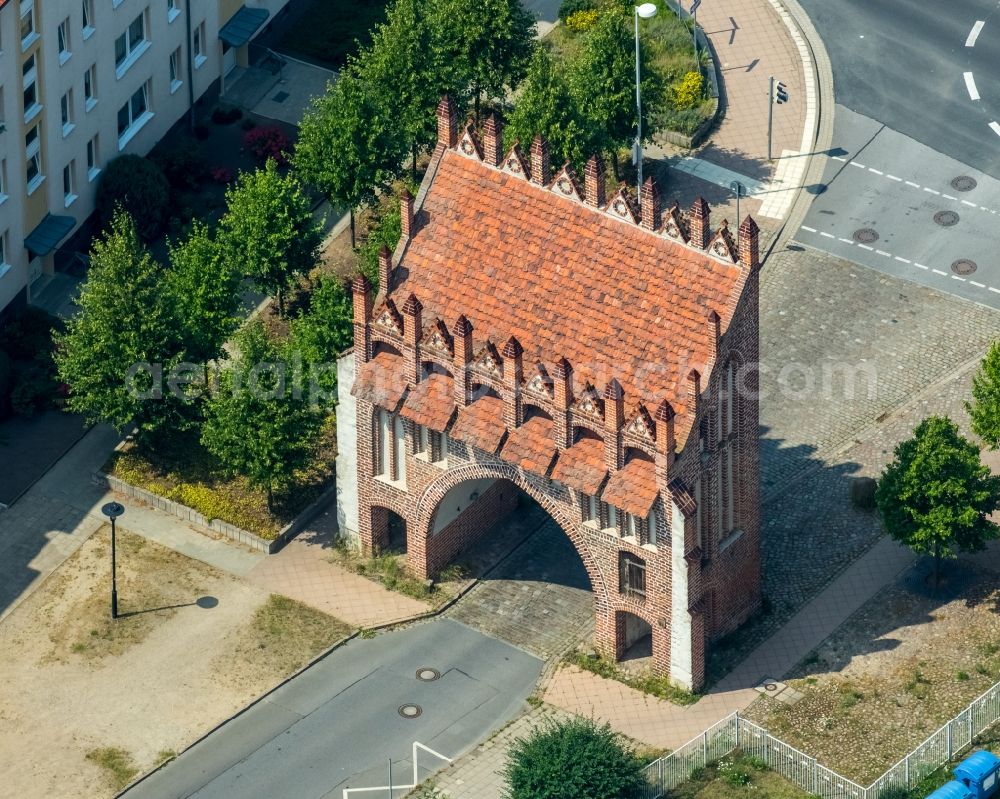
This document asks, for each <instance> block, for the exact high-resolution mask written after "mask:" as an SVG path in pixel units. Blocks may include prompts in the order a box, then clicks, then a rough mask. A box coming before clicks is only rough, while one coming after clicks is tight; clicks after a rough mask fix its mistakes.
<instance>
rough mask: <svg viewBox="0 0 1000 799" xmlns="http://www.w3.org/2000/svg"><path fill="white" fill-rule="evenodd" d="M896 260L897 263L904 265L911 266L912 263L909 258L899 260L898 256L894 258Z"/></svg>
mask: <svg viewBox="0 0 1000 799" xmlns="http://www.w3.org/2000/svg"><path fill="white" fill-rule="evenodd" d="M896 260H897V261H902V262H903V263H904V264H912V263H913V261H911V260H910V259H909V258H900V257H899V256H898V255H897V256H896Z"/></svg>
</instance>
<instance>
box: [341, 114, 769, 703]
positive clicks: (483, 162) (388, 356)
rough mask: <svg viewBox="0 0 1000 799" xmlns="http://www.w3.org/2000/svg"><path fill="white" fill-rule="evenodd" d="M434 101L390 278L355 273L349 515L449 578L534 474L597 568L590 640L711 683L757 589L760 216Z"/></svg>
mask: <svg viewBox="0 0 1000 799" xmlns="http://www.w3.org/2000/svg"><path fill="white" fill-rule="evenodd" d="M437 117H438V144H437V147H436V150H435V152H434V155H433V158H432V161H431V164H430V166H429V168H428V171H427V173H426V176H425V178H424V181H423V184H422V185H421V188H420V191H419V193H418V196H417V197H416V198H414V197H412V196H410V195H409V194H408V193H404V195H403V198H402V201H401V212H402V238H401V240H400V243H399V245H398V247H397V249H396V251H395V253H390V252H389V251H388V250H386V249H383V251H382V252H381V253H380V256H379V291H378V294H377V296H373V292H372V289H371V288H370V286H369V285H368V283H367V281H365V280H364V278H358V279H356V281H355V283H354V286H353V291H354V309H355V310H354V314H355V317H354V334H355V344H354V351H353V358H354V381H353V385H348V386H345V387H343V388H342V396H343V392H344V391H349V392H350V394H351V396H352V397H353V399H354V401H356V418H354V419H353V420H352V421H353V423H354V425H355V427H356V430H357V451H356V455H355V457H356V462H357V495H356V497H355V501H356V505H357V509H358V510H357V527H358V529H357V530H356V531H349V532H355V533H356V534H357V537H358V539H359V541H360V545H361V548H362V549H363V550H364V551H365V552H367V553H373V552H376V551H380V550H383V549H385V548H386V547H388V546H389V544H390V540H391V539H392V538H394V537H396V536H401V540H402V541H405V546H406V556H407V563H408V566H409V567H410V569H412V570H413V571H414V572H415V573H416V574H417V575H419V576H421V577H433V576H434V575H435V574H436V573H437V572H438V571H439V570H440V569H441V568H442V567H443V566H445V565H447V563H448V562H450V561H451V560H452V559H453V558H454V557H455V556H456V555H457V554H458V553H459V552H461V551H462V550H463V549H464V548H466V547H467V546H469V545H470V544H471V543H473V542H474V541H475V540H476V539H478V538H479V537H481V536H483V535H487V534H488V532H489V528H490V525H491V523H492V522H493V521H496V520H497V519H498V518H500V517H501V516H502V515H503V514H505V513H508V512H511V511H512V510H513V509H514V508H515V505H516V502H517V501H518V497H519V496H520V495H521V492H524V493H527V494H528V495H529V496H530V497H532V498H533V499H534V500H536V501H538V502H539V503H541V505H542V506H543V507H544V508H545V509H546V510H547V511H548V512H549V513H550V514H551V515H552V516H553V518H554V519H555V520H556V521H557V522H558V523H559V524H560V526H561V527H562V528H563V530H564V531H565V532H566V534H567V535H568V536H569V537H570V539H571V540H572V541H573V543H574V545H575V547H576V549H577V551H578V552H579V554H580V557H581V559H582V560H583V563H584V565H585V566H586V568H587V571H588V574H589V576H590V580H591V585H592V588H593V590H594V598H595V613H596V635H595V643H596V645H597V647H598V648H599V649H600V650H602V651H603V652H604V653H605V654H607V655H608V656H611V657H616V658H621V657H622V656H623V655H624V654H625V652H626V650H628V649H629V648H630V647H632V646H633V645H635V646H636V647H639V648H641V647H642V646H647V647H648V646H649V641H645V642H644V639H649V640H651V653H652V665H653V667H654V668H655V669H656V670H657V671H658V672H660V673H663V674H668V675H669V676H670V677H671V678H672V679H673V680H674V681H675V682H676V683H678V684H680V685H684V686H686V687H694V688H697V687H699V686H700V685H701V684H702V682H703V680H704V653H705V647H706V645H707V643H708V642H709V641H711V639H713V638H715V637H718V636H720V635H722V634H724V633H726V632H729V631H731V630H732V629H734V628H735V627H737V626H738V625H739V624H741V623H742V622H743V621H744V620H745V619H746V618H747V617H748V616H749V615H750V614H751V613H753V612H754V610H756V609H757V607H759V603H760V554H759V549H760V545H759V527H760V513H759V485H758V480H759V478H758V474H759V470H758V441H757V417H758V410H757V400H756V389H757V372H756V362H757V350H758V345H757V336H758V333H757V297H758V289H757V273H758V271H759V267H760V262H759V241H758V239H759V231H758V228H757V225H756V224H755V223H754V221H753V219H751V218H750V217H747V218H746V219H745V220H744V222H743V223H742V225H741V226H740V230H739V236H738V239H737V238H736V237H734V235H733V233H732V232H731V231H730V230H729V228H728V225H727V223H726V222H722V224H721V225H720V226H719V227H718V228H717V229H716V230H714V231H713V230H712V228H711V227H710V209H709V207H708V204H707V203H706V202H705V201H704V200H702V199H699V200H697V201H696V202H695V203H694V204H693V205H692V207H691V208H690V209H689V210H688V211H686V212H685V211H682V210H681V209H680V208H679V207H678V205H677V203H676V202H675V203H673V204H672V205H670V206H669V207H666V208H664V207H662V205H661V202H660V198H659V195H658V191H657V187H656V185H655V183H654V181H653V180H652V179H647V180H646V182H645V183H644V184H643V186H642V191H641V196H640V197H639V198H638V199H639V202H638V203H637V202H636V200H635V198H634V197H633V196H632V195H630V193H629V192H628V190H627V189H626V188H625V187H624V186H622V187H620V188H619V189H618V190H617V191H615V192H613V193H611V194H610V195H608V193H607V191H606V188H605V186H606V184H605V174H604V167H603V164H602V162H601V159H600V158H599V157H598V156H594V157H591V158H590V160H589V161H588V162H587V164H586V169H585V172H584V176H583V179H582V180H581V179H580V178H579V177H578V175H576V174H575V173H574V171H573V169H572V168H571V167H570V166H569V165H568V164H567V165H565V166H563V167H561V168H559V169H553V167H552V165H551V164H550V159H549V151H548V147H547V145H546V143H545V141H544V140H542V139H541V138H539V137H536V138H535V140H534V141H533V142H532V143H531V146H530V147H529V148H528V151H527V153H525V152H524V151H523V150H522V148H521V147H520V146H519V145H518V144H514V145H513V146H512V147H511V148H510V149H508V150H506V151H505V150H504V149H503V147H502V140H503V130H502V124H501V122H500V120H499V119H498V118H496V117H495V116H491V117H490V118H488V119H487V120H486V121H485V123H484V125H483V128H482V131H481V132H477V130H476V129H475V128H474V127H473V125H472V124H471V123H469V124H467V125H465V126H464V127H463V128H461V129H460V128H459V126H458V124H457V120H456V117H455V113H454V109H453V106H452V104H451V102H450V100H448V99H447V98H444V99H442V101H441V103H440V105H439V107H438V112H437ZM342 407H344V408H346V407H348V406H347V405H345V404H343V403H342ZM352 407H353V402H352ZM351 443H352V444H353V442H351ZM342 446H343V444H342Z"/></svg>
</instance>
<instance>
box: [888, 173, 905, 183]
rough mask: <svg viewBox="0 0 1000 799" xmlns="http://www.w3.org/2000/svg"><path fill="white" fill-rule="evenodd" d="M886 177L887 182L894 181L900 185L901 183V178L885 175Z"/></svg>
mask: <svg viewBox="0 0 1000 799" xmlns="http://www.w3.org/2000/svg"><path fill="white" fill-rule="evenodd" d="M886 177H887V178H889V180H894V181H896V182H897V183H902V182H903V179H902V178H897V177H896V176H895V175H889V174H886Z"/></svg>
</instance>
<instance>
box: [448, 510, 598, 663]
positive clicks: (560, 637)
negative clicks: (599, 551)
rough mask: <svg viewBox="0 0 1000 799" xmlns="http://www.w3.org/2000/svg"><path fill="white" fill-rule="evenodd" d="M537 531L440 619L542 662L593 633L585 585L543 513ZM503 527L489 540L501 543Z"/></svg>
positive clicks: (563, 539)
mask: <svg viewBox="0 0 1000 799" xmlns="http://www.w3.org/2000/svg"><path fill="white" fill-rule="evenodd" d="M523 513H527V514H532V515H536V514H541V516H540V518H539V523H540V527H539V528H538V530H537V532H535V533H534V534H533V535H532V536H531V537H530V538H529V539H528V540H527V541H526V542H525V543H524V544H523V545H522V546H520V547H519V548H517V549H516V550H515V551H514V552H513V553H512V554H511V555H510V556H508V557H507V559H506V560H504V561H503V562H502V563H501V564H500V565H499V566H498V567H497V568H496V570H494V571H493V572H492V573H490V574H488V575H487V576H486V577H485V578H484V579H483V581H482V582H481V583H480V584H479V585H477V586H476V587H475V588H473V589H472V590H471V591H470V592H469V593H468V594H467V595H466V596H465V597H463V598H462V599H461V600H460V601H459V602H458V603H456V604H455V605H454V606H453V607H451V608H450V609H449V610H448V611H446V613H445V614H444V615H446V616H449V617H450V618H453V619H455V620H457V621H460V622H463V623H464V624H468V625H469V626H470V627H474V628H475V629H477V630H480V631H481V632H483V633H485V634H486V635H491V636H493V637H494V638H500V639H502V640H504V641H507V642H509V643H511V644H513V645H514V646H517V647H520V648H521V649H524V650H525V651H527V652H530V653H531V654H533V655H536V656H538V657H540V658H542V659H543V660H548V659H549V658H552V657H556V656H558V655H559V654H561V653H562V651H563V650H564V649H566V648H568V647H569V646H570V645H571V644H573V643H575V642H576V641H577V640H579V639H581V638H583V637H584V636H586V635H587V634H589V633H590V632H591V631H592V629H593V621H594V602H593V597H592V594H591V592H590V580H589V579H588V578H587V572H586V570H585V569H584V567H583V562H582V561H581V560H580V556H579V555H578V554H577V553H576V550H575V549H574V548H573V545H572V543H570V540H569V538H567V536H566V534H565V533H564V532H563V531H562V529H560V527H559V526H558V525H557V524H556V523H555V522H554V521H552V520H551V519H549V518H548V517H547V516H545V514H544V512H543V511H540V509H537V506H535V508H532V507H531V506H529V507H528V508H526V509H524V510H522V509H520V508H519V509H518V510H517V511H515V512H514V514H513V515H514V516H515V517H519V516H520V515H521V514H523ZM519 523H520V519H519V518H515V519H512V520H511V521H509V522H503V523H502V524H501V525H500V526H499V527H498V528H497V529H496V530H495V533H491V535H490V537H491V538H498V539H499V538H503V537H506V536H505V532H504V528H505V527H506V526H507V525H509V524H514V525H518V524H519Z"/></svg>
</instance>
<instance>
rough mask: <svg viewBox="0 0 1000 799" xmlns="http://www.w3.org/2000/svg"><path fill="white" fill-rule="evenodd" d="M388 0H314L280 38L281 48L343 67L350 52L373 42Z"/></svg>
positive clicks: (354, 51)
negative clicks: (372, 35) (376, 27)
mask: <svg viewBox="0 0 1000 799" xmlns="http://www.w3.org/2000/svg"><path fill="white" fill-rule="evenodd" d="M387 4H388V0H313V3H312V5H311V6H310V8H309V10H307V11H306V12H305V13H304V14H303V15H302V16H301V17H300V18H299V20H298V21H297V22H296V23H295V24H294V25H293V26H292V27H291V28H289V30H288V33H286V34H285V36H284V38H282V40H281V44H280V45H279V49H281V50H285V51H287V52H289V53H293V54H298V55H302V56H305V57H306V58H308V59H311V60H313V61H318V62H320V63H321V64H323V65H325V66H327V67H329V68H331V69H340V68H342V67H343V66H344V64H345V63H346V62H347V56H349V55H353V54H355V53H356V52H357V51H358V48H359V46H361V47H365V46H367V45H368V44H369V43H370V42H371V30H372V28H374V27H375V25H376V23H379V22H382V21H383V20H384V19H385V7H386V5H387Z"/></svg>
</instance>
